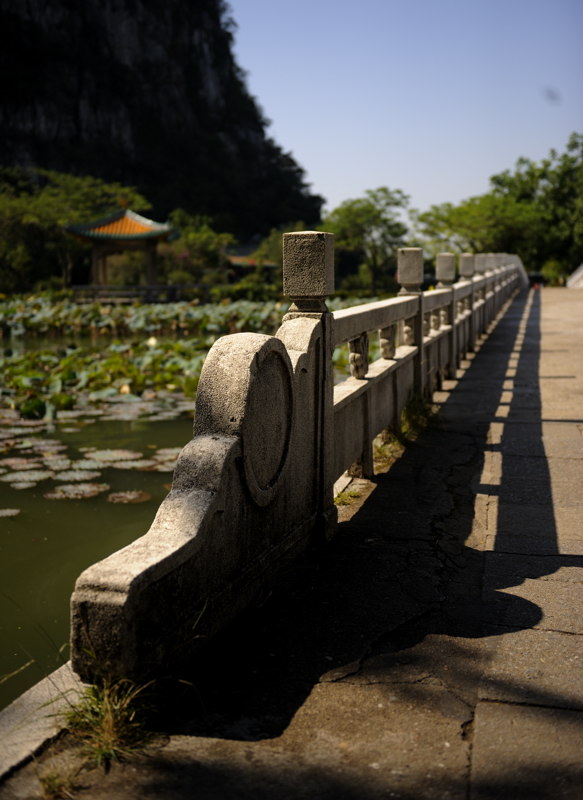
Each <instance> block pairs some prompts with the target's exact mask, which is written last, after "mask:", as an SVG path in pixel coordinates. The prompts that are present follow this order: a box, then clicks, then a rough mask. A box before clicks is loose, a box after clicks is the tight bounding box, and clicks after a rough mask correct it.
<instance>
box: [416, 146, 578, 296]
mask: <svg viewBox="0 0 583 800" xmlns="http://www.w3.org/2000/svg"><path fill="white" fill-rule="evenodd" d="M490 186H491V190H490V192H488V193H487V194H484V195H480V196H478V197H470V198H469V199H468V200H464V201H462V202H461V203H459V204H458V205H453V204H451V203H443V204H441V205H437V206H432V207H431V208H430V209H429V210H428V211H426V212H424V213H422V214H420V213H418V212H414V214H415V221H416V224H417V228H418V230H419V232H420V234H421V236H422V238H423V245H424V247H426V249H428V250H431V251H433V252H437V251H439V250H443V249H448V250H449V249H452V250H459V251H464V250H467V251H474V252H480V251H481V252H506V253H517V254H518V255H519V256H520V257H521V258H522V260H523V262H524V263H525V265H526V266H527V269H530V270H533V271H542V272H545V274H548V275H549V276H551V277H552V279H553V280H558V279H559V278H560V276H561V275H562V274H563V275H564V274H568V273H569V272H571V271H572V270H573V269H575V268H576V267H577V266H578V264H579V263H580V262H581V261H582V260H583V135H582V134H577V133H574V134H572V136H571V137H570V139H569V142H568V143H567V148H566V152H565V153H562V154H558V153H557V152H556V151H555V150H551V151H550V153H549V156H548V157H547V158H546V159H543V160H542V161H541V162H540V163H537V162H535V161H531V160H529V159H527V158H519V159H518V161H517V162H516V165H515V168H514V171H510V170H505V171H504V172H501V173H499V174H497V175H493V176H492V177H491V178H490Z"/></svg>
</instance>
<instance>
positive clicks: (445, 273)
mask: <svg viewBox="0 0 583 800" xmlns="http://www.w3.org/2000/svg"><path fill="white" fill-rule="evenodd" d="M435 277H436V278H437V280H438V281H439V282H440V283H453V281H454V278H455V254H454V253H438V254H437V256H436V257H435Z"/></svg>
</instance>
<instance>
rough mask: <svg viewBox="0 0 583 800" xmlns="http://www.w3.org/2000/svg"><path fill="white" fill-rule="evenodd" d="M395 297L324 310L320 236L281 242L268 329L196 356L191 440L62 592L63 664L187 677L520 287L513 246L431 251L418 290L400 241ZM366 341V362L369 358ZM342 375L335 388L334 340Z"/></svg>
mask: <svg viewBox="0 0 583 800" xmlns="http://www.w3.org/2000/svg"><path fill="white" fill-rule="evenodd" d="M398 273H399V281H400V283H401V286H402V289H401V292H400V294H399V296H398V297H395V298H393V299H390V300H384V301H379V302H375V303H368V304H366V305H362V306H357V307H355V308H350V309H345V310H342V311H337V312H335V313H334V314H331V313H330V312H329V311H328V309H327V308H326V297H328V296H330V295H331V294H333V292H334V254H333V236H332V234H329V233H321V232H314V231H308V232H301V233H290V234H285V236H284V292H285V293H286V294H287V295H288V296H289V297H290V299H291V301H292V305H291V307H290V310H289V312H288V313H287V314H286V315H285V317H284V319H283V321H282V325H281V327H280V329H279V330H278V332H277V333H276V335H275V336H266V335H262V334H256V333H239V334H234V335H231V336H225V337H223V338H221V339H219V340H218V341H217V342H215V344H214V345H213V347H212V348H211V350H210V351H209V354H208V356H207V359H206V361H205V364H204V367H203V371H202V374H201V378H200V383H199V390H198V395H197V399H196V414H195V421H194V436H193V439H192V440H191V441H190V442H189V443H188V444H187V445H186V446H185V447H184V449H183V450H182V453H181V454H180V457H179V459H178V463H177V466H176V470H175V473H174V479H173V484H172V490H171V491H170V493H169V495H168V496H167V498H166V499H165V500H164V501H163V503H162V505H161V506H160V508H159V510H158V513H157V515H156V518H155V520H154V522H153V524H152V526H151V528H150V530H149V531H148V532H147V533H146V534H145V535H144V536H142V537H141V538H139V539H137V540H136V541H135V542H133V543H132V544H130V545H128V546H127V547H125V548H123V549H122V550H120V551H118V552H117V553H114V554H113V555H111V556H109V557H108V558H106V559H104V560H103V561H100V562H99V563H97V564H94V565H93V566H91V567H89V568H88V569H87V570H85V571H84V572H83V573H82V574H81V575H80V577H79V578H78V580H77V582H76V586H75V591H74V593H73V597H72V634H71V650H72V664H73V668H74V669H75V670H76V671H77V672H78V673H79V675H80V676H81V677H82V678H83V679H84V680H89V681H91V680H94V679H95V678H96V677H98V676H100V675H108V676H110V677H117V678H131V679H133V680H146V679H149V678H152V677H156V676H158V675H168V674H174V675H175V676H180V675H181V674H186V672H187V669H188V663H189V661H190V660H191V659H192V658H193V657H194V656H195V655H196V652H197V650H198V649H199V648H200V647H201V646H202V645H203V644H204V642H205V641H206V640H207V639H208V638H209V637H211V636H213V635H214V634H215V633H217V632H218V631H219V630H220V629H221V628H222V627H224V626H225V625H226V624H227V623H228V622H229V621H231V620H232V619H233V618H234V617H235V616H236V615H237V614H239V613H240V612H241V611H243V610H244V609H245V608H246V607H248V606H249V605H250V604H251V603H252V602H253V601H254V599H255V598H256V596H257V595H258V593H259V592H261V591H262V589H263V588H264V587H265V585H266V584H267V583H269V581H270V580H272V578H273V577H274V576H275V574H276V573H277V571H278V570H279V569H280V568H281V566H282V564H283V563H285V562H287V561H288V560H289V559H290V558H292V557H293V556H294V555H296V554H298V553H299V552H301V551H302V550H303V549H305V548H306V547H307V546H308V545H309V544H310V543H311V542H312V541H314V539H317V538H319V539H320V540H322V539H324V540H325V539H329V538H330V537H331V536H332V535H333V533H334V528H335V523H336V508H335V506H334V496H333V494H334V493H333V486H334V482H335V480H336V479H337V478H338V477H339V476H340V475H341V474H342V473H343V472H344V471H345V470H346V469H348V468H350V467H352V468H353V469H355V468H356V469H358V470H360V471H361V472H362V473H363V474H364V475H371V474H372V470H373V465H372V441H373V438H374V437H375V436H376V435H377V434H378V433H380V432H381V431H382V430H383V429H385V428H386V427H387V426H398V424H399V420H400V416H401V412H402V410H403V408H404V406H405V405H406V403H407V402H408V401H409V400H410V399H411V398H412V397H414V396H416V395H417V396H422V397H428V396H429V395H430V393H431V391H433V389H434V388H435V387H436V386H438V385H439V383H440V381H441V380H442V378H443V377H444V376H453V375H455V370H456V368H457V366H458V365H459V362H460V359H461V358H462V357H463V356H464V355H465V354H466V353H467V352H468V351H471V350H472V349H473V348H474V345H475V343H476V341H477V337H478V336H480V335H481V334H482V333H484V332H485V331H486V329H487V326H488V325H489V323H490V322H491V321H492V320H493V319H494V317H495V316H496V315H497V314H498V312H499V311H500V309H501V308H502V306H503V304H504V303H505V302H506V301H507V300H508V299H510V298H511V297H512V296H513V294H515V293H516V292H517V291H518V290H519V289H520V288H521V287H523V286H525V285H527V279H526V275H525V272H524V269H523V267H522V264H521V263H520V261H519V260H518V259H517V258H516V257H515V256H506V255H500V254H488V255H487V256H475V257H474V256H473V255H469V254H464V255H462V256H461V257H460V276H459V279H458V280H457V281H455V257H454V256H453V255H452V254H440V255H439V256H438V257H437V262H436V278H437V288H436V289H435V290H434V291H429V292H423V291H422V290H421V284H422V281H423V255H422V252H421V250H420V249H419V248H403V249H402V250H400V251H399V257H398ZM372 336H378V337H379V339H380V357H379V358H377V359H376V360H374V361H371V360H370V358H369V343H370V340H371V337H372ZM342 343H348V346H349V348H350V369H351V376H350V377H349V378H347V379H346V380H345V381H343V382H341V383H339V384H338V385H336V386H334V379H333V367H332V354H333V350H334V347H335V346H337V345H339V344H342Z"/></svg>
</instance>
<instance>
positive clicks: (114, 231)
mask: <svg viewBox="0 0 583 800" xmlns="http://www.w3.org/2000/svg"><path fill="white" fill-rule="evenodd" d="M66 230H67V232H68V233H71V234H73V235H74V236H77V237H78V238H79V239H82V240H83V241H86V242H90V243H91V244H92V246H93V249H92V253H91V282H92V284H94V285H100V286H105V285H107V257H108V256H110V255H113V253H119V252H122V251H123V250H141V251H142V252H144V253H146V254H147V263H146V282H147V283H148V285H153V284H155V283H156V248H157V245H158V242H161V241H166V240H167V239H168V236H169V235H170V234H171V233H172V232H173V228H172V226H171V225H170V223H168V222H154V221H153V220H151V219H147V218H146V217H142V216H141V215H140V214H136V213H135V212H134V211H130V210H129V209H127V208H122V209H120V210H119V211H116V212H115V213H114V214H110V215H109V216H108V217H102V218H101V219H98V220H95V221H94V222H86V223H82V224H77V225H68V226H67V228H66Z"/></svg>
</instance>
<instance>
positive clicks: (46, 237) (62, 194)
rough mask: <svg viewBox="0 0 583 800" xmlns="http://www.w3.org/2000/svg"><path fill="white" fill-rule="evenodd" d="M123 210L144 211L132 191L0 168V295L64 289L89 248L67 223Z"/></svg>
mask: <svg viewBox="0 0 583 800" xmlns="http://www.w3.org/2000/svg"><path fill="white" fill-rule="evenodd" d="M120 205H121V206H132V208H133V209H134V210H139V211H145V210H147V209H148V208H149V207H150V204H149V203H148V201H147V200H146V199H145V198H144V197H142V195H140V194H138V192H137V191H136V190H135V189H132V188H130V187H126V186H122V185H121V184H119V183H105V182H104V181H101V180H99V179H97V178H91V177H81V176H77V175H67V174H64V173H60V172H53V171H51V170H41V169H31V170H25V169H20V168H14V167H12V168H11V167H5V168H0V291H9V292H10V291H12V292H13V291H27V290H30V289H32V288H33V286H34V285H35V284H36V283H38V282H39V281H40V282H44V283H45V284H46V283H51V282H55V281H57V282H59V283H60V284H61V285H65V286H66V285H67V284H68V283H69V282H70V280H71V274H72V271H73V267H74V266H75V265H76V264H79V263H80V262H82V261H83V260H84V259H85V257H86V255H87V253H88V248H87V246H86V245H83V244H82V243H81V242H79V241H77V240H76V239H74V238H73V237H72V236H70V235H69V234H67V233H66V231H65V225H67V224H71V223H76V222H87V221H90V220H92V219H95V218H99V217H100V216H104V215H106V214H108V213H111V212H112V211H115V210H117V209H118V208H119V207H120Z"/></svg>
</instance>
